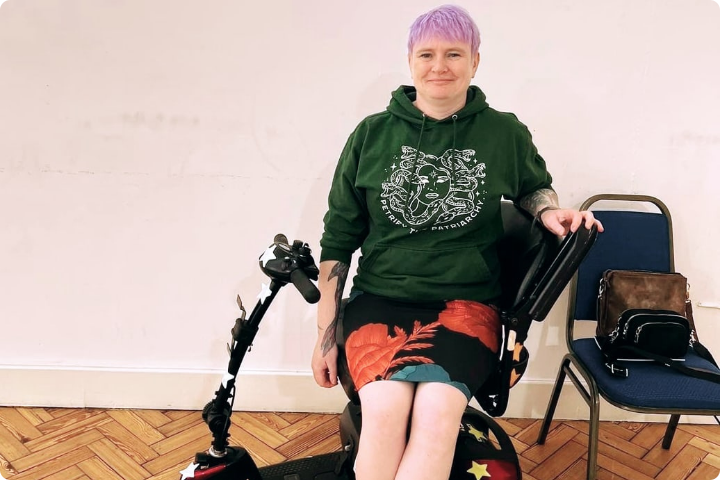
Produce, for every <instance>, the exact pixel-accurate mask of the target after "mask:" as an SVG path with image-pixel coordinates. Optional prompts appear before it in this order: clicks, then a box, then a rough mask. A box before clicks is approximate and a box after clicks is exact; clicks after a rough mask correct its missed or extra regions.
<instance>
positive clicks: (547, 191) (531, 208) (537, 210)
mask: <svg viewBox="0 0 720 480" xmlns="http://www.w3.org/2000/svg"><path fill="white" fill-rule="evenodd" d="M518 205H519V206H520V208H522V209H523V210H525V211H526V212H528V213H529V214H530V215H532V216H533V217H536V218H538V215H540V214H541V213H542V212H543V211H545V210H551V209H558V208H560V207H559V206H558V196H557V193H555V190H553V189H551V188H541V189H540V190H535V191H534V192H532V193H529V194H527V195H525V196H524V197H522V198H521V199H520V200H519V201H518ZM538 219H539V218H538Z"/></svg>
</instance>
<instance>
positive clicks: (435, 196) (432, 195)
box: [425, 193, 440, 199]
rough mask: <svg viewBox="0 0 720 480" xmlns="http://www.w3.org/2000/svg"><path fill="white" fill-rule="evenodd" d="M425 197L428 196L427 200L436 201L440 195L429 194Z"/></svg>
mask: <svg viewBox="0 0 720 480" xmlns="http://www.w3.org/2000/svg"><path fill="white" fill-rule="evenodd" d="M425 196H426V197H427V198H432V199H436V198H438V197H439V196H440V195H438V194H437V193H428V194H427V195H425Z"/></svg>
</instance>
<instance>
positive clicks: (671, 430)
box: [662, 415, 680, 450]
mask: <svg viewBox="0 0 720 480" xmlns="http://www.w3.org/2000/svg"><path fill="white" fill-rule="evenodd" d="M679 422H680V415H670V421H669V422H668V426H667V429H666V430H665V437H664V438H663V443H662V448H664V449H665V450H668V449H669V448H670V445H671V444H672V441H673V437H674V436H675V430H677V426H678V423H679Z"/></svg>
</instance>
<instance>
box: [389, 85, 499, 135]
mask: <svg viewBox="0 0 720 480" xmlns="http://www.w3.org/2000/svg"><path fill="white" fill-rule="evenodd" d="M416 96H417V93H416V91H415V87H412V86H408V85H402V86H400V87H399V88H398V89H397V90H395V91H394V92H393V93H392V97H391V98H390V104H389V105H388V106H387V110H388V112H390V113H392V114H393V115H395V116H397V117H399V118H402V119H403V120H407V121H408V122H410V123H415V124H417V125H421V124H422V123H423V118H424V117H425V116H424V115H423V112H421V111H420V109H418V108H417V107H416V106H415V105H413V102H414V101H415V98H416ZM486 108H488V103H487V101H486V100H485V94H484V93H483V92H482V90H480V88H478V87H476V86H475V85H471V86H470V88H468V91H467V100H466V102H465V106H464V107H463V108H461V109H460V111H458V112H455V114H454V115H453V116H452V117H448V118H446V119H442V120H433V119H430V118H427V123H426V125H425V127H426V128H428V127H430V126H431V124H432V123H441V122H445V121H449V120H451V119H452V118H454V119H456V120H462V119H463V118H465V117H468V116H470V115H474V114H476V113H478V112H481V111H483V110H485V109H486Z"/></svg>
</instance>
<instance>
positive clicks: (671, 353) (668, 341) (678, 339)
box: [597, 309, 720, 383]
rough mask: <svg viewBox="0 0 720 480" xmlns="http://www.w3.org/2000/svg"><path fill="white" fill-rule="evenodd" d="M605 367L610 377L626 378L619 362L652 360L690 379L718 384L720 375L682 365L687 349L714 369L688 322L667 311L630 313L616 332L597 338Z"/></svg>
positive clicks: (647, 310)
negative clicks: (691, 350) (623, 360)
mask: <svg viewBox="0 0 720 480" xmlns="http://www.w3.org/2000/svg"><path fill="white" fill-rule="evenodd" d="M597 341H598V345H599V346H600V348H601V350H602V353H603V355H604V356H605V366H606V367H607V368H608V370H609V371H610V373H611V374H612V375H615V376H619V377H627V376H628V374H629V372H628V368H627V367H626V366H625V364H623V363H621V362H620V360H622V359H647V360H652V361H655V362H657V363H660V364H662V365H665V366H667V367H670V368H672V369H674V370H676V371H678V372H680V373H683V374H685V375H689V376H691V377H695V378H700V379H703V380H708V381H710V382H714V383H720V374H719V373H717V372H712V371H708V370H703V369H700V368H692V367H687V366H685V365H683V362H681V361H677V360H676V359H680V358H684V357H685V355H686V354H687V352H688V349H693V350H694V351H695V353H697V354H698V355H699V356H700V357H702V358H704V359H705V360H708V361H709V362H710V363H712V364H713V365H715V366H716V367H717V363H716V362H715V359H714V358H713V357H712V355H711V354H710V352H709V351H708V350H707V348H705V347H704V346H703V345H702V344H701V343H700V342H698V341H697V340H696V339H695V334H694V331H693V330H692V329H691V326H690V322H688V320H687V319H686V318H685V317H683V316H682V315H678V314H677V313H675V312H673V311H669V310H651V309H630V310H625V311H624V312H623V313H622V314H621V315H620V318H619V319H618V324H617V326H616V327H615V330H613V331H612V333H611V334H610V336H608V337H597Z"/></svg>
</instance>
